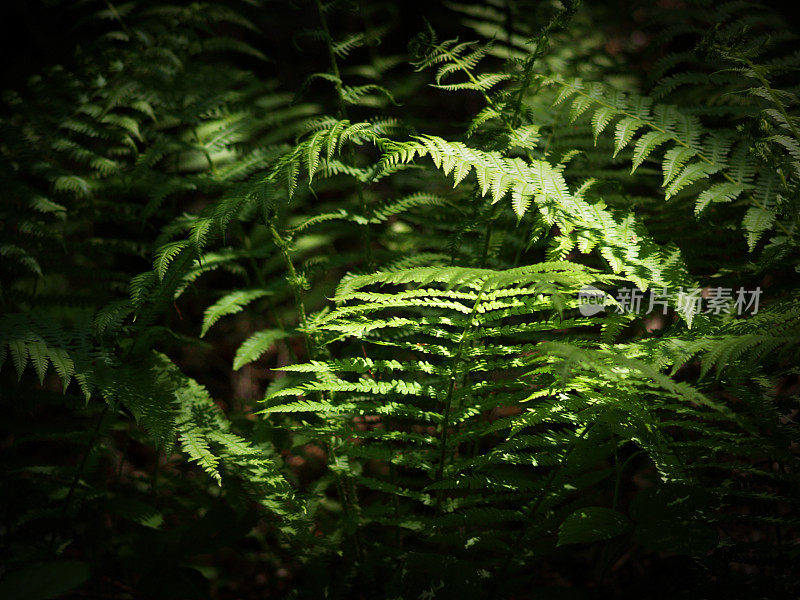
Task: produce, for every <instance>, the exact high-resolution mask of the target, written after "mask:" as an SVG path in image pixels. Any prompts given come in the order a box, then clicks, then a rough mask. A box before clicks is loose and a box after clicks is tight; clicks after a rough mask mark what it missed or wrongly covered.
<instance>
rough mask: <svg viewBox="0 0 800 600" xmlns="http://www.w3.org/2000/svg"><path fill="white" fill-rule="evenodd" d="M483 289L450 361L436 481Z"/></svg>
mask: <svg viewBox="0 0 800 600" xmlns="http://www.w3.org/2000/svg"><path fill="white" fill-rule="evenodd" d="M485 290H486V282H484V284H483V286H482V287H481V289H480V291H479V292H478V295H477V297H476V298H475V303H474V304H473V305H472V311H471V312H470V314H469V319H468V320H467V325H466V327H464V329H463V330H462V333H461V340H460V341H459V343H458V348H457V349H456V353H455V355H454V356H453V360H452V362H451V363H450V382H449V384H448V386H447V396H446V398H445V405H444V413H443V415H442V436H441V438H440V450H439V467H438V469H437V473H436V481H437V483H438V482H441V481H442V479H443V478H444V469H445V466H446V464H447V437H448V429H449V427H450V413H451V411H452V408H453V394H454V393H455V387H456V379H457V378H458V365H459V363H460V362H461V356H462V354H463V353H464V348H465V347H466V341H467V334H468V333H469V332H470V331H471V330H472V327H473V325H474V317H475V313H476V312H477V310H478V305H479V304H480V302H481V299H482V298H483V294H484V291H485ZM442 496H443V490H442V489H439V490H437V493H436V510H437V511H440V510H441V508H442V506H441V505H442Z"/></svg>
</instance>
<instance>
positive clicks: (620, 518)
mask: <svg viewBox="0 0 800 600" xmlns="http://www.w3.org/2000/svg"><path fill="white" fill-rule="evenodd" d="M630 528H631V523H630V521H629V520H628V518H627V517H626V516H625V515H623V514H621V513H618V512H617V511H615V510H612V509H610V508H605V507H603V506H587V507H586V508H579V509H578V510H576V511H575V512H573V513H572V514H571V515H569V516H568V517H567V518H566V519H564V522H563V523H561V527H559V529H558V545H559V546H564V545H566V544H585V543H588V542H597V541H600V540H608V539H611V538H612V537H615V536H618V535H621V534H623V533H625V532H627V531H628V530H629V529H630Z"/></svg>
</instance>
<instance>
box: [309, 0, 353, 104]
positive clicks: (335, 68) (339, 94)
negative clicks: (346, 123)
mask: <svg viewBox="0 0 800 600" xmlns="http://www.w3.org/2000/svg"><path fill="white" fill-rule="evenodd" d="M316 5H317V13H319V20H320V23H321V24H322V31H323V32H324V34H325V45H326V46H327V47H328V59H329V60H330V63H331V71H332V74H333V77H334V82H333V85H334V87H335V89H336V98H337V100H338V102H339V118H340V119H346V118H347V108H346V106H345V103H344V93H343V91H342V75H341V72H340V71H339V62H338V61H337V60H336V52H334V50H333V37H332V36H331V32H330V29H329V28H328V19H326V18H325V10H324V9H323V7H322V2H320V0H316Z"/></svg>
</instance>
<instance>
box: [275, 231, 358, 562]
mask: <svg viewBox="0 0 800 600" xmlns="http://www.w3.org/2000/svg"><path fill="white" fill-rule="evenodd" d="M264 224H265V225H266V226H267V228H268V229H269V231H270V233H271V234H272V239H273V240H274V242H275V245H276V246H277V247H278V249H279V250H280V252H281V254H282V255H283V258H284V261H285V262H286V268H287V270H288V271H289V284H290V285H291V287H292V291H293V293H294V298H295V304H296V306H297V312H298V316H299V320H300V327H301V329H302V330H303V339H304V340H305V345H306V352H307V354H308V357H309V359H312V360H313V359H315V358H316V357H317V356H318V355H319V353H318V352H317V350H318V349H319V347H320V343H319V340H318V339H317V337H316V336H315V335H314V334H313V333H312V332H311V331H310V329H309V327H308V317H307V316H306V315H307V313H306V306H305V302H304V300H303V293H302V288H301V286H300V280H299V278H298V276H297V269H295V266H294V261H293V260H292V256H291V253H290V251H289V246H288V244H287V243H286V240H284V239H283V237H282V236H281V235H280V234H279V233H278V230H277V229H276V228H275V225H274V224H273V223H272V222H271V221H267V220H266V219H265V223H264ZM320 395H322V392H320ZM325 454H326V456H327V457H328V462H329V468H330V463H331V462H333V464H336V453H335V449H334V444H333V443H332V442H325ZM334 479H335V481H336V487H337V491H338V493H339V498H340V499H341V501H342V507H343V510H344V512H345V515H346V516H347V517H348V518H353V517H354V515H355V514H357V512H358V508H357V507H358V499H357V497H356V492H355V489H354V488H353V486H352V482H351V481H350V478H349V477H348V476H347V475H344V476H343V475H342V474H341V473H340V472H339V469H338V468H336V469H334ZM349 537H350V538H351V541H352V544H353V547H354V550H355V553H356V555H357V556H360V555H361V551H362V550H361V544H360V541H359V536H358V531H357V529H356V531H355V532H354V533H353V534H352V535H350V536H349Z"/></svg>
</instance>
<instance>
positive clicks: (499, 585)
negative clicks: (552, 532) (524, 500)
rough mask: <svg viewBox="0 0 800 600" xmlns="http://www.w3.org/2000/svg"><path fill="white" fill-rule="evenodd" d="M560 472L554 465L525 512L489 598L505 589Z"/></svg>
mask: <svg viewBox="0 0 800 600" xmlns="http://www.w3.org/2000/svg"><path fill="white" fill-rule="evenodd" d="M596 423H597V421H595V422H594V423H592V424H591V425H588V426H585V427H584V428H583V431H582V432H581V433H580V434H579V435H578V437H577V438H575V440H574V441H573V442H572V444H571V445H570V447H569V450H568V451H567V454H566V456H565V457H564V461H563V463H562V464H564V465H566V464H567V462H568V461H569V458H570V456H572V453H573V452H574V451H575V448H577V447H578V442H579V441H580V440H582V439H583V438H584V437H585V436H586V434H587V433H588V432H589V430H590V429H591V428H592V427H594V425H595V424H596ZM558 472H559V471H558V469H557V468H556V467H553V469H552V470H551V471H550V473H549V475H548V476H547V479H546V480H545V483H544V485H543V486H542V491H541V493H540V494H539V496H538V497H537V498H536V501H535V502H534V503H533V505H532V506H531V508H530V509H529V510H528V511H526V513H525V520H526V524H525V525H523V526H522V527H521V528H520V530H519V534H518V535H517V537H516V539H515V540H514V542H513V543H512V544H511V547H510V548H509V550H508V554H507V556H506V560H505V561H504V563H503V566H502V567H501V568H500V572H499V573H498V574H497V576H496V577H495V578H494V581H495V584H494V586H493V588H492V590H491V591H490V592H489V596H488V600H494V599H495V598H497V597H498V594H499V593H500V592H501V591H502V590H503V584H504V583H505V581H506V576H507V575H508V570H509V568H511V563H512V562H513V560H514V556H515V555H516V553H517V551H518V550H519V549H520V547H521V546H522V542H523V541H524V540H525V538H526V537H527V535H528V529H529V527H530V524H531V523H532V522H533V518H534V517H535V516H536V513H537V512H538V511H539V507H540V506H541V505H542V503H543V502H544V500H545V498H546V497H547V495H548V494H549V493H550V488H551V487H552V485H553V483H554V482H555V480H556V474H557V473H558Z"/></svg>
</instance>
